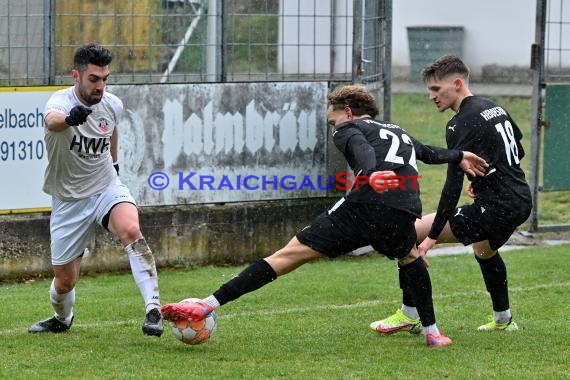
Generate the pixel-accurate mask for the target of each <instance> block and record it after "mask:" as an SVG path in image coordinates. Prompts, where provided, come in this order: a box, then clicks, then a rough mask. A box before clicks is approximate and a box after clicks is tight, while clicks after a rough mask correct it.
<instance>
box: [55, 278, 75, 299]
mask: <svg viewBox="0 0 570 380" xmlns="http://www.w3.org/2000/svg"><path fill="white" fill-rule="evenodd" d="M76 282H77V280H76V279H75V277H74V276H66V275H61V274H60V275H59V276H58V275H56V277H55V281H54V287H55V290H56V291H57V292H58V293H59V294H65V293H69V292H71V291H72V290H73V288H75V283H76Z"/></svg>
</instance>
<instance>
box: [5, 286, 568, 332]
mask: <svg viewBox="0 0 570 380" xmlns="http://www.w3.org/2000/svg"><path fill="white" fill-rule="evenodd" d="M568 287H570V281H566V282H552V283H548V284H539V285H535V286H527V287H522V286H516V287H511V288H510V289H509V291H510V292H511V293H520V292H528V291H534V290H541V289H552V288H568ZM473 294H485V295H486V294H487V291H486V290H483V289H481V290H470V291H466V292H454V293H447V294H443V295H434V297H433V298H434V300H436V301H437V300H438V299H443V298H453V297H465V296H472V295H473ZM397 302H398V301H397V300H393V299H391V300H375V301H362V302H356V303H351V304H345V305H312V306H307V307H294V308H288V309H278V310H275V309H274V310H256V311H251V312H250V311H247V312H237V313H229V314H223V315H218V318H219V319H221V320H225V319H233V318H243V317H252V316H271V315H286V314H304V313H313V312H316V311H328V310H349V309H361V308H365V307H371V306H378V305H383V304H392V303H397ZM140 323H141V321H140V320H134V319H129V320H121V321H99V322H96V323H74V324H73V327H74V328H82V329H84V328H85V329H90V328H98V327H116V326H123V325H128V326H131V325H139V324H140ZM27 333H28V332H27V327H20V328H9V329H1V330H0V336H8V335H17V334H27Z"/></svg>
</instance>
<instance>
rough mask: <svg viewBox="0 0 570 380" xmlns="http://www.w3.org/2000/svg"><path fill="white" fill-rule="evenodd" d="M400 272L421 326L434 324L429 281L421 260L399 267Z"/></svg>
mask: <svg viewBox="0 0 570 380" xmlns="http://www.w3.org/2000/svg"><path fill="white" fill-rule="evenodd" d="M400 272H401V273H403V275H404V276H405V277H406V282H407V284H408V288H409V290H410V293H411V295H412V297H413V300H414V302H415V305H416V308H417V309H418V314H419V316H420V321H422V326H430V325H433V324H435V312H434V310H433V300H432V294H431V279H430V277H429V272H428V270H427V268H426V266H425V264H424V261H423V260H422V259H421V258H418V259H417V260H416V261H414V262H413V263H411V264H408V265H402V266H400Z"/></svg>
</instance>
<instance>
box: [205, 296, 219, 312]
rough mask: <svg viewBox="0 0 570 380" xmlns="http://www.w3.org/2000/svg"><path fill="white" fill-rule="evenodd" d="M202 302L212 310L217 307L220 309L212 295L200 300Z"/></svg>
mask: <svg viewBox="0 0 570 380" xmlns="http://www.w3.org/2000/svg"><path fill="white" fill-rule="evenodd" d="M202 302H204V303H206V304H208V305H210V306H212V307H213V308H214V309H217V308H218V307H220V303H219V302H218V299H217V298H216V297H214V296H213V295H211V296H209V297H206V298H204V299H203V300H202Z"/></svg>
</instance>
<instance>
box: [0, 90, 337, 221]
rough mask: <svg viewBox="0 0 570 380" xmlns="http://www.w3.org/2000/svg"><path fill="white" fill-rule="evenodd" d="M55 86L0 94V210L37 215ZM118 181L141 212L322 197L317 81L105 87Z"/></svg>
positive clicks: (44, 201) (322, 133) (322, 124)
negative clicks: (112, 98)
mask: <svg viewBox="0 0 570 380" xmlns="http://www.w3.org/2000/svg"><path fill="white" fill-rule="evenodd" d="M59 88H61V87H57V88H54V87H51V88H49V87H46V88H45V90H44V89H40V88H36V89H34V90H33V91H27V90H22V89H15V90H14V91H9V92H8V91H7V92H0V105H1V106H0V175H1V176H2V177H1V178H2V179H3V181H2V182H3V185H2V186H0V212H2V213H4V212H11V211H26V210H28V209H29V210H30V211H33V210H37V209H47V208H50V207H51V201H50V197H49V196H48V195H46V194H45V193H43V191H42V186H43V178H44V171H45V167H46V166H47V152H46V149H45V143H44V127H43V111H44V106H45V103H46V101H47V99H48V98H49V96H50V95H51V94H52V93H53V92H54V91H55V90H56V89H59ZM107 90H108V91H109V92H112V93H114V94H115V95H117V96H119V98H121V99H122V100H123V102H124V105H125V111H124V114H123V119H122V121H121V122H120V124H119V126H118V128H119V136H120V139H119V159H120V168H121V170H120V176H121V179H122V181H123V182H124V183H125V184H126V185H127V186H128V187H129V188H130V190H131V192H132V194H133V196H134V197H135V199H136V200H137V202H138V204H139V205H141V206H157V205H176V204H192V203H219V202H239V201H248V200H269V199H291V198H306V197H322V196H326V194H327V190H330V189H331V188H332V176H329V175H327V173H326V160H327V157H326V152H327V149H326V144H327V133H328V128H327V124H326V94H327V90H328V88H327V83H326V82H306V83H296V82H295V83H282V82H280V83H243V84H242V83H233V84H179V85H172V84H165V85H120V86H119V85H117V86H109V87H108V89H107Z"/></svg>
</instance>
